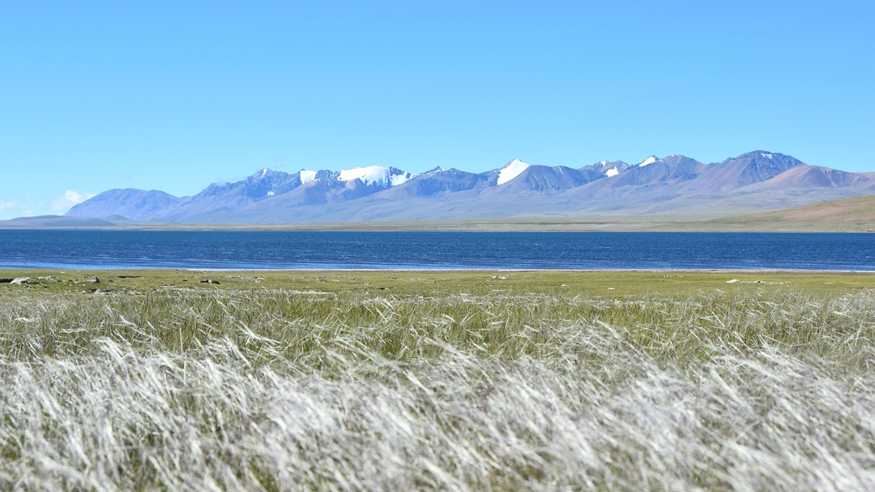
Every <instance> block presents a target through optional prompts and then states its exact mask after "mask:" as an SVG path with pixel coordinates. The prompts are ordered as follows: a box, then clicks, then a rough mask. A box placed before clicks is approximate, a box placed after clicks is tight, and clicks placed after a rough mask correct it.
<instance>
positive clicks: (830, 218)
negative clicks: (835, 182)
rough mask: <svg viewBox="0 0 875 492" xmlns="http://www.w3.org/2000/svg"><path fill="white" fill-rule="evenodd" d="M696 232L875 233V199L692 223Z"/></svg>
mask: <svg viewBox="0 0 875 492" xmlns="http://www.w3.org/2000/svg"><path fill="white" fill-rule="evenodd" d="M688 227H691V228H694V229H706V230H707V229H720V230H760V231H861V232H875V195H870V196H864V197H858V198H850V199H845V200H835V201H830V202H823V203H815V204H812V205H806V206H804V207H798V208H792V209H787V210H776V211H773V212H766V213H759V214H750V215H742V216H735V217H726V218H721V219H715V220H711V221H707V222H705V223H690V224H688Z"/></svg>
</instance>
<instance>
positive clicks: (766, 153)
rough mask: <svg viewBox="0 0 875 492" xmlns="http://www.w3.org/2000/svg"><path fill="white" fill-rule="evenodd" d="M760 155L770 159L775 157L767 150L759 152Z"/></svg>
mask: <svg viewBox="0 0 875 492" xmlns="http://www.w3.org/2000/svg"><path fill="white" fill-rule="evenodd" d="M760 157H765V158H766V159H769V160H772V159H774V158H775V155H774V154H770V153H768V152H760Z"/></svg>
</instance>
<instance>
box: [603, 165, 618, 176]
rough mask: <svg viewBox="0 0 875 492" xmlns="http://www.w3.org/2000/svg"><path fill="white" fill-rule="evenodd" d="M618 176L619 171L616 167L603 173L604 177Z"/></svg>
mask: <svg viewBox="0 0 875 492" xmlns="http://www.w3.org/2000/svg"><path fill="white" fill-rule="evenodd" d="M618 174H620V171H619V170H618V169H617V168H616V167H612V168H610V169H608V170H607V171H605V176H607V177H609V178H613V177H614V176H616V175H618Z"/></svg>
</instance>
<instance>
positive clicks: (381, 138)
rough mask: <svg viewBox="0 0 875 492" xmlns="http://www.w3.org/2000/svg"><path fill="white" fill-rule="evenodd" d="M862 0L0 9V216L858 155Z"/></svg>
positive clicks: (869, 152)
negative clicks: (673, 157)
mask: <svg viewBox="0 0 875 492" xmlns="http://www.w3.org/2000/svg"><path fill="white" fill-rule="evenodd" d="M873 18H875V6H873V5H872V4H870V3H866V2H842V1H839V2H832V3H830V4H829V5H813V6H812V5H798V4H797V3H795V2H783V1H781V2H770V5H768V6H762V5H758V4H757V3H755V2H733V3H732V4H731V5H728V4H727V5H725V6H714V5H704V6H703V5H697V4H695V3H692V2H681V1H671V2H649V3H644V2H635V3H633V4H627V5H624V6H621V7H613V6H581V5H579V4H578V3H571V2H569V3H565V2H551V3H550V4H549V5H544V4H538V5H534V4H530V5H526V4H525V3H517V2H500V3H489V4H481V5H478V6H471V5H467V4H466V3H463V2H450V3H446V2H445V3H442V4H441V5H440V6H428V7H424V6H411V5H408V4H406V3H402V2H370V3H369V4H368V5H367V6H360V5H359V6H357V5H353V4H344V3H335V4H331V5H326V4H324V3H323V4H319V5H312V6H303V7H302V6H290V5H286V4H283V3H263V4H261V6H259V7H258V8H254V7H250V8H243V7H233V6H226V5H220V6H216V5H214V4H211V3H202V4H194V3H190V4H188V5H187V6H184V7H179V6H175V5H172V4H170V3H161V2H156V3H150V4H149V5H148V6H144V7H130V6H120V5H115V4H111V3H106V4H104V3H98V2H89V3H88V4H87V5H86V4H80V5H77V6H75V7H74V6H67V5H59V6H51V7H42V8H38V7H33V6H23V5H14V6H7V7H5V11H4V16H3V19H0V27H2V29H0V46H2V50H3V54H4V56H3V58H2V61H0V69H2V70H3V73H4V77H3V82H2V88H3V91H2V92H0V94H2V95H0V103H2V106H0V107H3V108H4V115H5V118H3V119H2V120H0V147H2V148H3V157H2V159H3V160H2V162H3V166H2V168H3V171H4V173H3V179H2V180H0V219H3V218H9V217H13V216H21V215H35V214H44V213H63V212H64V211H66V209H67V208H69V207H70V206H71V205H73V204H75V203H78V202H80V201H82V200H84V199H85V198H87V197H88V196H90V194H93V193H98V192H101V191H104V190H106V189H110V188H117V187H138V188H144V189H152V188H154V189H161V190H164V191H167V192H170V193H173V194H175V195H180V196H182V195H190V194H193V193H196V192H197V191H199V190H200V189H201V188H202V187H203V185H204V184H206V183H209V182H215V181H231V180H235V179H239V178H241V177H243V176H246V175H249V174H252V173H253V172H254V171H255V170H256V169H259V168H263V167H268V168H272V169H277V170H283V171H297V170H299V169H302V168H308V169H334V170H339V169H343V168H350V167H356V166H363V165H368V164H377V163H379V164H385V165H392V166H396V167H399V168H402V169H404V170H407V171H411V172H421V171H424V170H426V169H429V168H432V167H434V166H443V167H445V168H447V167H457V168H462V169H466V170H471V171H485V170H488V169H495V168H498V167H501V166H502V165H504V164H505V163H506V162H507V161H508V160H510V159H511V158H515V157H518V158H521V159H523V160H526V161H528V162H531V163H538V164H550V165H558V164H566V165H573V166H580V165H584V164H589V163H592V162H596V161H598V160H602V159H617V160H625V161H627V162H638V161H640V160H641V159H643V158H645V157H646V156H648V155H651V154H655V155H658V156H663V155H668V154H675V153H682V154H685V155H689V156H691V157H694V158H696V159H699V160H701V161H703V162H715V161H720V160H722V159H724V158H727V157H730V156H735V155H738V154H741V153H743V152H747V151H751V150H755V149H766V150H773V151H776V152H783V153H786V154H790V155H793V156H795V157H798V158H800V159H802V160H804V161H805V162H807V163H811V164H822V165H828V166H831V167H835V168H839V169H844V170H848V171H875V141H873V139H872V138H871V135H872V134H873V133H875V132H873V130H875V124H873V122H872V119H871V115H872V114H875V97H873V95H872V92H871V88H872V87H875V64H873V63H872V55H871V53H873V52H875V34H873V33H872V31H871V23H872V19H873Z"/></svg>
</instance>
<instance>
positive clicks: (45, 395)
mask: <svg viewBox="0 0 875 492" xmlns="http://www.w3.org/2000/svg"><path fill="white" fill-rule="evenodd" d="M873 335H875V293H872V292H865V293H861V294H856V295H850V296H843V297H837V298H812V297H806V296H803V295H780V296H769V295H766V294H759V295H751V296H746V297H736V298H732V297H727V296H723V295H702V296H698V297H694V298H691V299H687V300H684V301H676V300H670V299H658V298H639V299H633V300H596V299H588V298H580V297H574V296H559V295H556V296H551V295H520V296H507V295H504V294H501V293H494V294H491V295H478V296H474V295H462V294H451V295H446V296H437V297H429V298H424V297H417V296H406V297H378V296H374V295H365V294H354V293H353V294H341V295H339V294H325V293H320V292H295V291H289V290H273V291H268V290H265V291H248V292H237V291H206V290H203V291H197V290H195V291H185V290H165V291H161V292H157V293H151V294H147V295H133V294H125V295H91V296H89V295H57V296H37V297H27V296H13V297H5V298H0V488H3V489H8V488H16V487H18V488H32V489H59V488H61V489H64V488H66V489H74V488H75V489H94V490H113V489H153V488H164V489H188V490H204V489H217V490H227V489H265V490H289V489H302V488H303V489H311V488H316V489H341V490H376V489H402V490H403V489H410V488H426V489H453V490H461V489H487V490H489V489H491V490H508V489H519V488H533V489H545V490H553V489H567V488H572V489H574V488H583V489H619V490H641V489H651V490H686V489H694V488H704V489H736V490H770V489H785V490H787V489H796V490H872V489H873V488H875V372H873V364H875V350H873V349H875V344H873V340H875V336H873Z"/></svg>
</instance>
